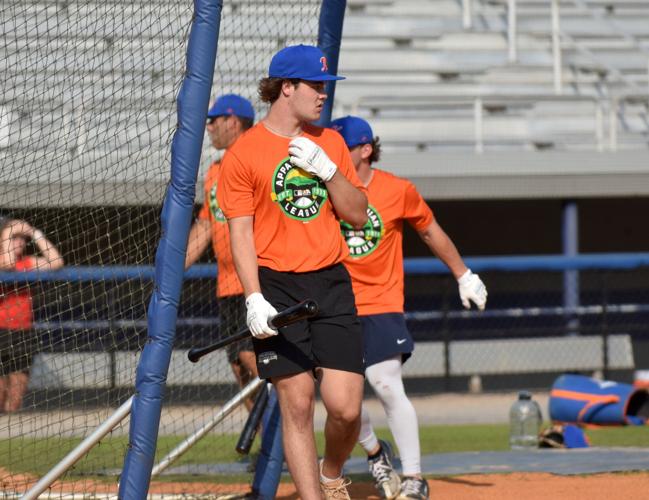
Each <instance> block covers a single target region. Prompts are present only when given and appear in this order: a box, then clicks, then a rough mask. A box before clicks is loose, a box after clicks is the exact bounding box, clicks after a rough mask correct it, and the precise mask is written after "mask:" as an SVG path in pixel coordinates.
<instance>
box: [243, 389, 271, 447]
mask: <svg viewBox="0 0 649 500" xmlns="http://www.w3.org/2000/svg"><path fill="white" fill-rule="evenodd" d="M267 404H268V384H264V385H262V386H261V388H260V389H259V393H258V394H257V397H256V398H255V403H254V404H253V405H252V409H251V410H250V413H249V414H248V418H247V419H246V424H245V425H244V426H243V430H242V431H241V434H240V435H239V440H238V441H237V445H236V446H235V450H237V453H239V454H240V455H247V454H248V453H250V448H251V447H252V442H253V441H254V440H255V436H256V435H257V429H259V422H261V417H262V416H263V415H264V411H265V410H266V405H267Z"/></svg>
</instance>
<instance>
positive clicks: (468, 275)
mask: <svg viewBox="0 0 649 500" xmlns="http://www.w3.org/2000/svg"><path fill="white" fill-rule="evenodd" d="M471 276H473V273H472V272H471V269H467V270H466V272H465V273H464V274H463V275H462V276H460V277H459V278H458V280H457V283H458V285H460V286H464V285H468V284H469V281H470V280H471Z"/></svg>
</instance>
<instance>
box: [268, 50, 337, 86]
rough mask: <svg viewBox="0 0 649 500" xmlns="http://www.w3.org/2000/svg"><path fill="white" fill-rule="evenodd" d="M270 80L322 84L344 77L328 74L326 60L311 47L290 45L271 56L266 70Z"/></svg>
mask: <svg viewBox="0 0 649 500" xmlns="http://www.w3.org/2000/svg"><path fill="white" fill-rule="evenodd" d="M268 76H269V77H271V78H288V79H297V80H308V81H312V82H323V81H327V80H344V79H345V77H344V76H336V75H332V74H330V73H329V66H328V65H327V58H326V57H325V55H324V53H323V52H322V51H321V50H320V49H319V48H318V47H314V46H313V45H301V44H300V45H290V46H288V47H285V48H283V49H282V50H280V51H279V52H278V53H277V54H275V55H274V56H273V58H272V59H271V61H270V66H269V68H268Z"/></svg>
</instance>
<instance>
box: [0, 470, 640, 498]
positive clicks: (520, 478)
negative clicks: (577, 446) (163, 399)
mask: <svg viewBox="0 0 649 500" xmlns="http://www.w3.org/2000/svg"><path fill="white" fill-rule="evenodd" d="M1 473H2V474H3V477H2V491H0V493H8V492H11V493H13V492H14V491H23V492H24V491H25V486H26V485H27V484H29V483H32V481H33V478H29V477H25V476H22V477H20V480H19V482H20V483H21V484H20V485H18V484H13V485H11V484H9V482H8V481H7V479H8V477H7V476H4V474H5V473H6V471H1ZM9 477H11V476H9ZM428 484H429V486H430V491H431V498H433V499H435V498H439V499H442V498H444V499H449V500H520V499H526V500H556V499H560V500H564V499H565V500H581V499H584V500H615V499H618V498H623V499H625V500H641V499H642V500H644V499H646V498H649V473H646V472H643V473H624V474H595V475H588V476H557V475H553V474H545V473H512V474H474V475H462V476H449V477H441V478H435V479H430V480H429V481H428ZM12 486H17V487H18V488H16V489H15V490H14V488H12ZM149 491H150V493H151V494H154V495H156V494H157V495H156V498H165V497H166V496H167V495H169V498H171V497H172V496H175V495H180V496H182V497H183V498H196V499H198V498H201V499H210V500H217V499H219V498H228V496H229V495H228V494H230V495H231V494H233V493H244V492H246V491H248V486H247V485H233V484H229V485H224V484H214V483H167V482H156V481H154V482H153V483H152V484H151V488H150V490H149ZM57 492H60V494H61V495H60V496H61V497H63V494H64V493H70V492H74V493H86V494H87V493H91V494H92V493H95V494H97V498H106V496H105V495H102V493H103V494H106V493H113V494H114V493H116V487H115V486H114V485H107V484H105V483H104V484H98V483H94V482H91V481H84V482H82V483H80V482H67V481H64V482H59V483H58V484H55V485H54V487H53V488H52V489H51V490H50V498H57ZM350 495H351V497H352V498H354V499H378V498H379V497H378V496H377V495H376V491H375V490H374V488H373V486H372V485H371V484H369V483H359V482H356V483H353V484H352V485H351V487H350ZM3 498H4V496H3ZM86 498H92V497H86ZM230 498H231V497H230ZM277 498H278V499H282V500H296V499H297V498H298V497H297V495H296V494H295V488H294V487H293V484H292V483H282V484H281V485H280V489H279V491H278V494H277Z"/></svg>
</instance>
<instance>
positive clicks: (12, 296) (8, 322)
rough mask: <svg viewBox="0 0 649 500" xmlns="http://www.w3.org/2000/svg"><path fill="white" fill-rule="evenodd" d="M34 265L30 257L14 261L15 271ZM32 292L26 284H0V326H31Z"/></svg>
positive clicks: (27, 268)
mask: <svg viewBox="0 0 649 500" xmlns="http://www.w3.org/2000/svg"><path fill="white" fill-rule="evenodd" d="M33 267H34V263H33V262H32V258H31V257H25V258H22V259H20V260H19V261H18V262H16V269H15V270H16V271H29V270H30V269H32V268H33ZM32 321H33V313H32V294H31V293H30V292H29V287H28V286H22V285H20V286H19V285H8V284H5V285H1V286H0V328H5V329H8V330H27V329H29V328H31V327H32Z"/></svg>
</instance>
